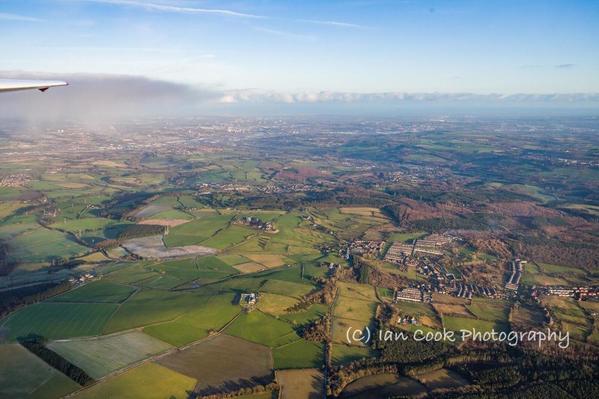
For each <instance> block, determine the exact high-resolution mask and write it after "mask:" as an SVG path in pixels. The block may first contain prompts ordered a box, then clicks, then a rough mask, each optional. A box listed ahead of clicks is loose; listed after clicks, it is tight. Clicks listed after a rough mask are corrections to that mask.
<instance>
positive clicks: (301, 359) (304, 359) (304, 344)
mask: <svg viewBox="0 0 599 399" xmlns="http://www.w3.org/2000/svg"><path fill="white" fill-rule="evenodd" d="M272 354H273V357H274V360H275V368H277V369H298V368H311V367H318V365H320V364H321V363H322V359H323V349H322V344H319V343H316V342H309V341H305V340H303V339H300V340H298V341H295V342H292V343H290V344H285V345H281V346H279V347H277V348H274V349H273V350H272Z"/></svg>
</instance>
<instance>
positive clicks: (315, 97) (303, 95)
mask: <svg viewBox="0 0 599 399" xmlns="http://www.w3.org/2000/svg"><path fill="white" fill-rule="evenodd" d="M220 102H221V103H227V104H232V103H256V104H260V103H274V104H276V103H280V104H310V103H347V104H349V103H372V104H393V103H428V104H433V103H455V104H481V105H493V104H497V105H499V104H514V105H518V104H579V103H593V104H597V103H599V93H547V94H528V93H518V94H498V93H490V94H474V93H404V92H385V93H352V92H335V91H317V92H307V91H306V92H277V91H268V90H258V89H246V90H231V91H227V92H226V93H225V94H224V95H223V97H222V98H221V99H220Z"/></svg>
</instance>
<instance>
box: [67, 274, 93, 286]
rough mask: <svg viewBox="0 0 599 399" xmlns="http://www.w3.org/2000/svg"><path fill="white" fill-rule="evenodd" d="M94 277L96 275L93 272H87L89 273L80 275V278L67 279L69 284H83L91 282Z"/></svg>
mask: <svg viewBox="0 0 599 399" xmlns="http://www.w3.org/2000/svg"><path fill="white" fill-rule="evenodd" d="M95 277H96V273H95V272H93V271H92V272H89V273H85V274H82V275H80V276H77V277H71V278H69V283H71V284H84V283H87V282H89V281H91V280H93V279H94V278H95Z"/></svg>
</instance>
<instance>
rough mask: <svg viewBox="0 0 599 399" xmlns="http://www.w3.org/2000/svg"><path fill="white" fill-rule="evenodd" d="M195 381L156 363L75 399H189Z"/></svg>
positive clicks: (134, 370)
mask: <svg viewBox="0 0 599 399" xmlns="http://www.w3.org/2000/svg"><path fill="white" fill-rule="evenodd" d="M195 384H196V380H195V379H193V378H190V377H187V376H185V375H183V374H179V373H177V372H175V371H173V370H170V369H168V368H166V367H162V366H160V365H158V364H155V363H144V364H142V365H141V366H139V367H136V368H134V369H132V370H129V371H127V372H126V373H123V374H120V375H118V376H116V377H114V378H110V379H108V380H105V381H102V382H100V383H99V384H96V385H94V386H92V387H90V388H88V389H85V390H82V391H80V392H78V393H77V394H76V395H74V396H73V397H74V398H76V399H106V398H115V399H116V398H119V399H139V398H144V399H187V398H188V392H189V391H192V390H193V389H194V387H195Z"/></svg>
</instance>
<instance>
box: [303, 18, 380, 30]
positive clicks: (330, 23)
mask: <svg viewBox="0 0 599 399" xmlns="http://www.w3.org/2000/svg"><path fill="white" fill-rule="evenodd" d="M299 21H301V22H308V23H311V24H318V25H328V26H333V27H337V28H350V29H369V27H368V26H364V25H358V24H352V23H349V22H341V21H321V20H317V19H300V20H299Z"/></svg>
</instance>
